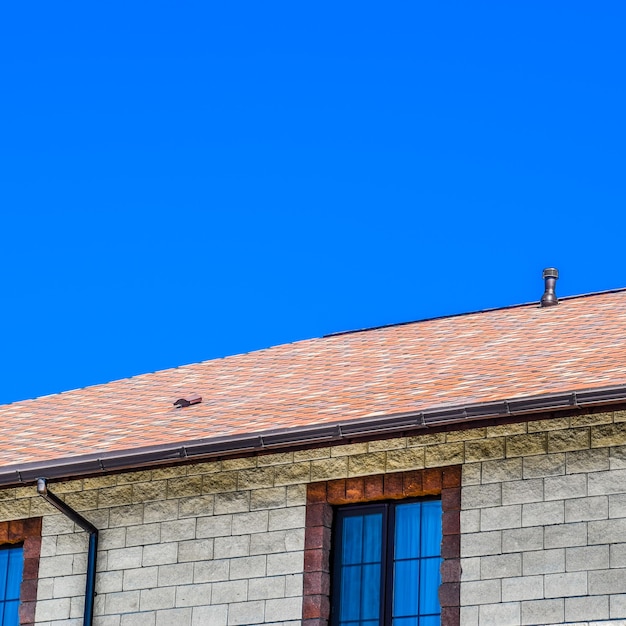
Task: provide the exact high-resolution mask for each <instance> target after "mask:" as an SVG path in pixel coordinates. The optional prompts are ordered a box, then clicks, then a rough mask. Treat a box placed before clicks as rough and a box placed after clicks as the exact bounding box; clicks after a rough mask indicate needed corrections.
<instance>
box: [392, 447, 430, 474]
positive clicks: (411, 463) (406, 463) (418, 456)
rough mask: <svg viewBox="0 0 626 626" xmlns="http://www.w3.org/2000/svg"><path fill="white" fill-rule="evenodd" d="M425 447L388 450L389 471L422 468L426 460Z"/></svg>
mask: <svg viewBox="0 0 626 626" xmlns="http://www.w3.org/2000/svg"><path fill="white" fill-rule="evenodd" d="M424 459H425V453H424V448H421V447H420V448H403V449H401V450H389V451H388V452H387V466H386V471H387V472H398V471H402V470H412V469H422V468H423V467H424V462H425V460H424Z"/></svg>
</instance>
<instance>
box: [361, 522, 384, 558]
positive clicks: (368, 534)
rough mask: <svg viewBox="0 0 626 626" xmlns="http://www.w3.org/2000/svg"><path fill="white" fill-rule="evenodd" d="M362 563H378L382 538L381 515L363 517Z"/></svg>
mask: <svg viewBox="0 0 626 626" xmlns="http://www.w3.org/2000/svg"><path fill="white" fill-rule="evenodd" d="M363 526H364V528H363V539H364V545H363V562H364V563H380V557H381V550H382V545H383V544H382V536H383V516H382V513H377V514H376V515H365V516H364V518H363Z"/></svg>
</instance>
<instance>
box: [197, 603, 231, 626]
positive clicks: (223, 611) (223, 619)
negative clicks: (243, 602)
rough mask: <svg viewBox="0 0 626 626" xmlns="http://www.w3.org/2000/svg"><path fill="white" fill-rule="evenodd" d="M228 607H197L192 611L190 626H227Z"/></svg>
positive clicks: (224, 605)
mask: <svg viewBox="0 0 626 626" xmlns="http://www.w3.org/2000/svg"><path fill="white" fill-rule="evenodd" d="M227 623H228V605H227V604H221V605H217V606H197V607H194V608H193V609H192V616H191V624H192V626H209V625H210V626H227Z"/></svg>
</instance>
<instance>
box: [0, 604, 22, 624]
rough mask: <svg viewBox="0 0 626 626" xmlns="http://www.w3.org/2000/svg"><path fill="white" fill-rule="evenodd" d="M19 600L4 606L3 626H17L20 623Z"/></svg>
mask: <svg viewBox="0 0 626 626" xmlns="http://www.w3.org/2000/svg"><path fill="white" fill-rule="evenodd" d="M19 605H20V603H19V600H12V601H11V602H7V603H6V604H5V605H4V620H3V622H2V624H3V626H17V625H18V624H19V623H20V622H19V612H18V608H19Z"/></svg>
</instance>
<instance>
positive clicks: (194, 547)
mask: <svg viewBox="0 0 626 626" xmlns="http://www.w3.org/2000/svg"><path fill="white" fill-rule="evenodd" d="M162 545H164V546H168V545H170V544H162ZM173 545H174V546H177V547H178V562H179V563H187V562H191V561H207V560H209V559H212V558H213V540H212V539H190V540H188V541H181V542H180V543H178V544H173ZM146 550H148V548H147V547H146V548H144V560H145V558H146Z"/></svg>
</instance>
